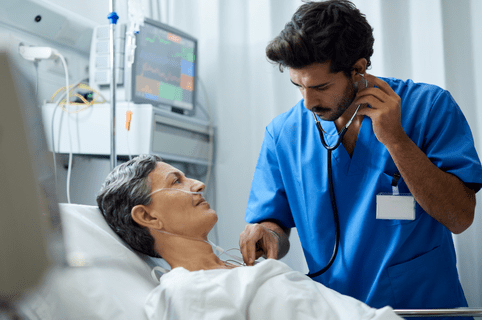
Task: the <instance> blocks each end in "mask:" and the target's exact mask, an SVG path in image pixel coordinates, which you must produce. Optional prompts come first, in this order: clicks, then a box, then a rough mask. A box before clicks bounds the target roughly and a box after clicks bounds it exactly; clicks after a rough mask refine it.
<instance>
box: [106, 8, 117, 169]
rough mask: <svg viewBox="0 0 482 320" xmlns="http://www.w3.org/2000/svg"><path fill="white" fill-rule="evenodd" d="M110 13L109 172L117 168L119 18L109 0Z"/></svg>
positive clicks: (108, 17)
mask: <svg viewBox="0 0 482 320" xmlns="http://www.w3.org/2000/svg"><path fill="white" fill-rule="evenodd" d="M109 9H110V13H109V15H108V16H107V19H109V20H110V66H111V68H112V74H111V80H110V105H111V113H110V120H111V125H112V127H111V131H110V170H111V171H112V170H113V169H114V168H115V167H116V166H117V154H116V150H115V147H116V146H115V141H116V139H115V111H116V105H115V104H116V101H115V99H116V98H115V91H116V81H115V80H116V79H115V38H114V35H115V26H116V24H117V20H118V19H119V16H118V15H117V13H116V12H115V0H110V3H109Z"/></svg>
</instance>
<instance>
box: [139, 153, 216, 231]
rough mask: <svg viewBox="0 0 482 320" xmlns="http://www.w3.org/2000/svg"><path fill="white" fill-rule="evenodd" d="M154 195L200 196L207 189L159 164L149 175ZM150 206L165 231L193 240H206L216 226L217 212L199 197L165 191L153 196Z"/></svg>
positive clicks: (176, 170)
mask: <svg viewBox="0 0 482 320" xmlns="http://www.w3.org/2000/svg"><path fill="white" fill-rule="evenodd" d="M148 180H149V181H150V183H151V192H152V191H155V190H158V189H161V188H170V189H177V190H184V191H191V192H201V191H203V190H204V188H205V185H204V184H203V183H202V182H200V181H198V180H194V179H189V178H186V177H185V176H184V173H182V172H181V171H179V170H178V169H176V168H174V167H173V166H171V165H169V164H167V163H164V162H159V163H157V166H156V168H155V169H154V170H153V171H152V172H151V173H150V174H149V175H148ZM151 198H152V202H151V204H150V205H149V206H148V207H150V208H151V209H152V210H153V211H155V212H156V214H157V215H158V216H159V219H160V220H161V221H162V223H163V230H164V231H167V232H171V233H176V234H179V235H186V236H192V237H199V236H205V235H207V233H209V231H210V230H211V229H212V227H213V226H214V225H215V224H216V222H217V219H218V217H217V215H216V212H215V211H214V210H213V209H211V207H210V205H209V203H208V202H207V201H205V200H204V198H203V197H202V196H201V195H200V194H189V193H186V192H182V191H176V190H162V191H159V192H156V193H154V194H153V195H151Z"/></svg>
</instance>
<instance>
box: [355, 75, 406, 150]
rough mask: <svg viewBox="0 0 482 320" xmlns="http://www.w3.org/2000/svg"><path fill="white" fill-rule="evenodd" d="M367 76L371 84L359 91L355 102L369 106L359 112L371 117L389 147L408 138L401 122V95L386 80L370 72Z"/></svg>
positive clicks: (380, 137)
mask: <svg viewBox="0 0 482 320" xmlns="http://www.w3.org/2000/svg"><path fill="white" fill-rule="evenodd" d="M365 78H366V79H367V80H368V82H369V86H368V87H367V88H365V89H363V90H360V91H359V92H358V93H357V95H356V98H355V100H354V103H355V104H356V105H358V104H369V107H365V108H360V110H359V111H358V114H359V115H366V116H368V117H370V119H371V120H372V126H373V132H374V133H375V135H376V137H377V139H378V141H380V142H381V143H383V144H384V145H385V146H387V147H388V146H390V145H395V144H397V143H399V142H400V141H402V140H403V139H406V138H408V136H407V135H406V133H405V131H404V130H403V127H402V123H401V114H400V104H401V99H400V97H399V96H398V95H397V94H396V93H395V92H394V91H393V90H392V88H391V87H390V86H389V85H388V83H386V82H385V81H383V80H381V79H379V78H377V77H375V76H373V75H371V74H368V73H366V74H365ZM374 86H376V88H375V87H374Z"/></svg>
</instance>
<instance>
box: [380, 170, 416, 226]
mask: <svg viewBox="0 0 482 320" xmlns="http://www.w3.org/2000/svg"><path fill="white" fill-rule="evenodd" d="M400 178H401V176H400V174H399V173H398V172H395V174H394V175H393V178H392V182H391V185H392V193H387V192H382V193H379V194H377V199H376V200H377V213H376V218H377V219H383V220H415V199H414V198H413V196H412V195H411V194H400V192H399V189H398V183H399V181H400Z"/></svg>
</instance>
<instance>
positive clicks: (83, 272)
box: [23, 204, 169, 320]
mask: <svg viewBox="0 0 482 320" xmlns="http://www.w3.org/2000/svg"><path fill="white" fill-rule="evenodd" d="M60 212H61V218H62V225H63V232H64V239H65V247H66V254H67V260H68V262H69V264H70V265H71V266H74V267H70V268H62V269H60V268H58V269H55V270H52V271H51V272H50V273H49V274H48V275H47V276H46V278H45V281H44V284H43V285H42V287H41V288H40V289H39V290H38V291H37V292H36V293H34V294H32V295H31V296H30V297H29V298H28V300H27V302H26V305H28V307H25V309H24V310H23V312H24V313H25V315H26V316H27V317H28V318H31V319H37V318H39V319H79V320H80V319H82V320H84V319H147V317H146V315H145V313H144V301H145V299H146V297H147V295H148V294H149V292H150V291H151V290H152V289H154V288H155V287H156V286H157V285H158V284H159V283H158V282H157V281H155V280H154V279H153V278H152V277H151V270H152V267H154V266H156V265H160V266H162V267H164V268H169V265H168V264H167V263H166V262H165V261H164V260H162V259H154V258H150V257H148V256H145V255H142V254H139V253H137V252H135V251H133V250H132V249H131V248H130V247H128V246H127V245H126V244H125V243H124V241H122V240H121V239H120V238H119V237H118V236H117V235H116V234H115V233H114V232H113V231H112V230H111V229H110V227H109V226H108V225H107V223H106V221H105V220H104V217H103V216H102V213H101V212H100V210H99V208H97V207H96V206H87V205H76V204H60Z"/></svg>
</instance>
